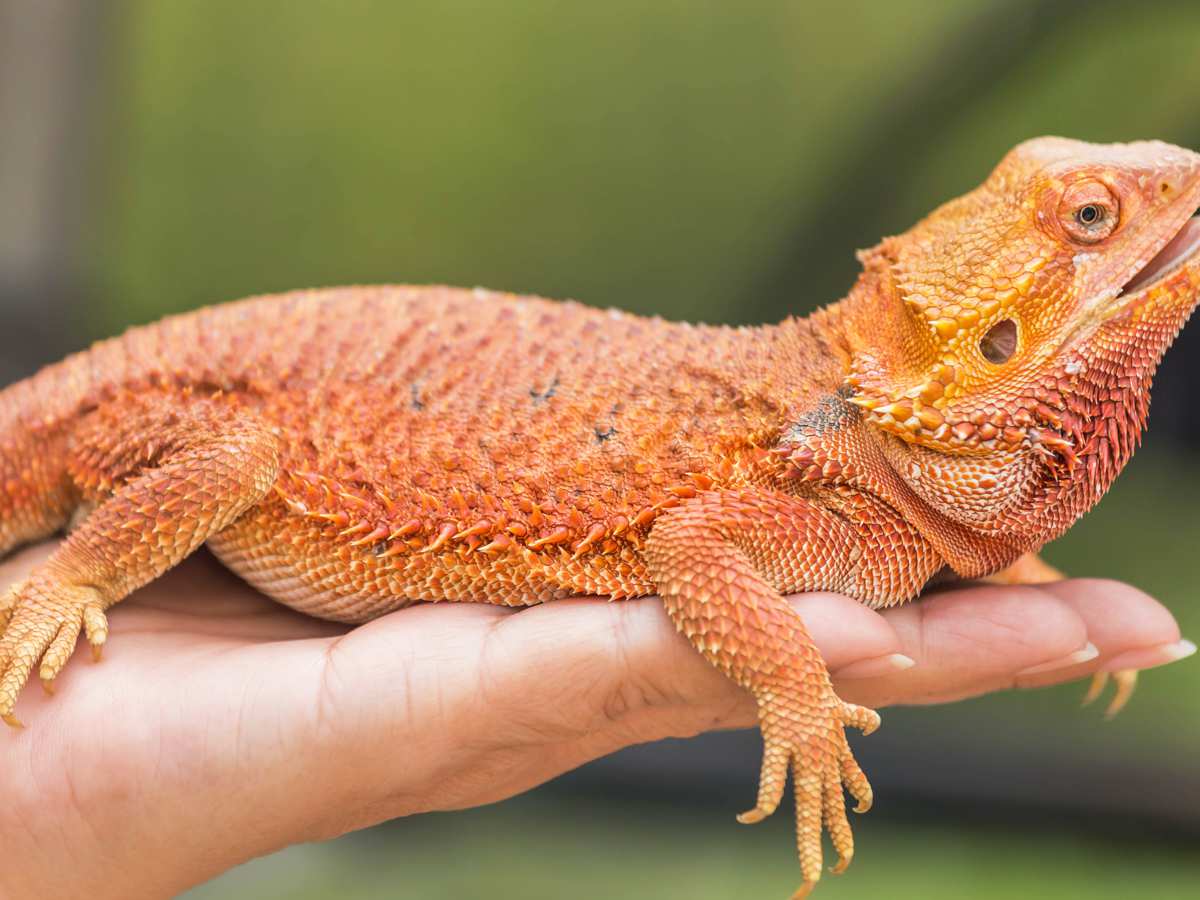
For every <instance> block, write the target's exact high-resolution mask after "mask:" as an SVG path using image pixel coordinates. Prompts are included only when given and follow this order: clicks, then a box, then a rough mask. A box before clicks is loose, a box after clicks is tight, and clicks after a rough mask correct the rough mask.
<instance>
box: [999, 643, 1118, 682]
mask: <svg viewBox="0 0 1200 900" xmlns="http://www.w3.org/2000/svg"><path fill="white" fill-rule="evenodd" d="M1099 655H1100V651H1099V650H1098V649H1097V648H1096V645H1095V644H1093V643H1092V642H1091V641H1088V643H1087V644H1086V645H1084V647H1083V649H1082V650H1076V651H1075V652H1074V653H1068V654H1067V655H1066V656H1060V657H1059V658H1058V659H1052V660H1050V662H1044V663H1038V664H1037V665H1036V666H1030V667H1029V668H1028V669H1022V670H1021V671H1020V672H1018V673H1017V675H1018V676H1021V675H1039V674H1041V673H1042V672H1053V671H1054V670H1055V669H1069V668H1070V667H1071V666H1077V665H1079V664H1080V663H1085V662H1088V661H1089V660H1092V659H1095V658H1096V657H1097V656H1099Z"/></svg>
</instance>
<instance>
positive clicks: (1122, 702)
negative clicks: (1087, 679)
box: [1080, 669, 1138, 719]
mask: <svg viewBox="0 0 1200 900" xmlns="http://www.w3.org/2000/svg"><path fill="white" fill-rule="evenodd" d="M1110 678H1111V679H1112V681H1113V683H1114V684H1115V685H1116V686H1117V689H1116V692H1115V693H1114V694H1113V698H1112V700H1111V701H1109V704H1108V708H1107V709H1105V710H1104V718H1106V719H1113V718H1115V717H1116V715H1117V714H1118V713H1119V712H1120V711H1121V710H1123V709H1124V708H1125V706H1126V704H1128V703H1129V698H1130V697H1132V696H1133V692H1134V690H1135V689H1136V688H1137V680H1138V671H1137V669H1120V670H1118V671H1116V672H1112V673H1109V672H1097V673H1096V674H1095V675H1093V676H1092V683H1091V684H1090V685H1088V689H1087V693H1086V694H1084V695H1083V701H1082V702H1081V703H1080V705H1081V706H1087V705H1088V704H1090V703H1094V702H1095V701H1096V700H1097V698H1099V696H1100V695H1101V694H1103V693H1104V689H1105V688H1106V687H1107V686H1108V682H1109V679H1110Z"/></svg>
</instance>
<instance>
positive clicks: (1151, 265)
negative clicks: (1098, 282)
mask: <svg viewBox="0 0 1200 900" xmlns="http://www.w3.org/2000/svg"><path fill="white" fill-rule="evenodd" d="M1198 258H1200V210H1197V211H1196V213H1195V214H1193V215H1192V217H1191V218H1190V219H1188V220H1187V221H1186V222H1185V223H1184V224H1183V227H1182V228H1180V229H1179V231H1178V232H1176V234H1175V236H1174V237H1173V238H1171V239H1170V240H1169V241H1167V243H1166V244H1164V245H1163V248H1162V249H1161V250H1159V251H1158V253H1156V254H1155V255H1154V256H1153V257H1151V259H1150V260H1149V261H1148V262H1147V263H1146V265H1144V266H1142V268H1141V269H1139V270H1138V271H1137V272H1136V273H1135V274H1134V276H1133V278H1131V279H1130V280H1129V282H1128V283H1127V284H1126V285H1125V287H1124V288H1122V289H1121V292H1120V293H1119V294H1117V296H1116V298H1115V301H1116V303H1117V304H1119V305H1120V306H1124V305H1125V301H1128V300H1129V299H1130V298H1132V297H1135V296H1138V295H1141V294H1144V293H1146V292H1148V291H1149V290H1150V289H1151V288H1153V287H1155V286H1157V285H1159V284H1162V283H1164V282H1166V281H1167V280H1168V279H1169V278H1171V276H1173V275H1175V274H1176V273H1177V272H1179V271H1180V270H1181V269H1183V268H1184V267H1185V266H1187V265H1188V264H1189V263H1191V262H1193V261H1195V260H1197V259H1198Z"/></svg>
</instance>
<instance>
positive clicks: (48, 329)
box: [0, 0, 107, 382]
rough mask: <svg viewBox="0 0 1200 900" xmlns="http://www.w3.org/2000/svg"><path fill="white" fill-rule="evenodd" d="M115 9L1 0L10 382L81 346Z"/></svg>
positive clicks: (1, 307) (0, 132)
mask: <svg viewBox="0 0 1200 900" xmlns="http://www.w3.org/2000/svg"><path fill="white" fill-rule="evenodd" d="M105 10H106V5H105V4H103V3H78V2H74V0H39V2H31V0H0V334H2V335H3V338H2V343H0V346H2V348H3V353H2V354H0V380H2V381H3V382H8V381H11V380H13V379H15V378H18V377H21V376H23V375H27V374H29V373H30V372H32V371H33V370H34V369H36V368H37V367H39V366H40V365H43V364H45V363H47V362H50V361H51V360H53V359H55V358H57V357H59V356H61V355H63V353H65V352H66V351H67V350H69V349H71V348H72V347H73V346H75V345H77V343H78V340H79V335H80V334H81V333H82V329H80V328H79V327H78V324H77V317H74V316H73V315H72V313H73V311H74V309H76V308H77V306H78V302H79V300H80V298H81V297H82V296H83V293H84V289H83V287H82V285H81V283H80V279H81V272H80V267H81V263H82V261H81V259H80V244H79V238H80V229H81V228H83V227H84V225H83V216H84V214H85V211H86V210H85V204H84V197H85V196H86V193H87V183H86V180H85V174H86V164H87V163H88V159H87V154H86V150H87V148H88V146H89V145H88V140H87V137H88V133H89V130H90V128H91V126H92V125H93V123H94V117H95V116H96V115H97V100H98V99H99V97H98V94H97V92H96V86H97V82H98V79H97V73H98V68H99V61H100V58H101V57H100V54H101V51H103V50H105V49H107V48H106V47H105V45H104V37H105V33H104V31H103V29H102V25H103V20H104V18H105V14H106V13H105Z"/></svg>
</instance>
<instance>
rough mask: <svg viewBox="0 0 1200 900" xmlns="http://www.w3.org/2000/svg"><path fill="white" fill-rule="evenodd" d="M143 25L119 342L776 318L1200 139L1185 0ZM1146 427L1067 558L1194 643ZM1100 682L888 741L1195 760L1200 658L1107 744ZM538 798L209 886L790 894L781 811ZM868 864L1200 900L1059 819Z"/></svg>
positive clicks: (771, 6)
mask: <svg viewBox="0 0 1200 900" xmlns="http://www.w3.org/2000/svg"><path fill="white" fill-rule="evenodd" d="M121 9H122V11H123V14H122V16H121V17H120V18H119V19H117V21H116V26H117V30H116V35H115V39H116V47H115V52H114V53H112V57H113V59H114V60H115V63H114V68H113V71H112V73H111V78H110V85H109V88H110V89H109V95H110V96H111V98H112V101H111V104H110V106H109V108H108V109H107V110H105V112H104V115H103V116H102V118H103V120H104V121H103V122H102V123H101V125H102V129H101V131H102V134H103V136H104V141H103V146H102V147H101V149H100V150H99V151H98V153H97V154H96V157H95V162H94V167H95V174H94V178H93V182H94V184H96V185H97V196H96V198H95V202H94V208H95V209H96V210H97V215H96V217H95V219H94V221H93V222H92V223H91V226H90V229H89V245H88V251H89V269H90V271H91V273H92V280H93V282H94V284H95V285H97V286H98V289H97V296H98V297H99V300H98V302H97V303H96V304H95V305H94V307H93V308H92V310H91V313H92V323H91V327H92V330H93V332H94V334H96V335H101V334H107V333H111V332H113V331H116V330H119V329H120V328H122V327H124V326H126V325H128V324H131V323H133V322H138V321H147V320H150V319H153V318H155V317H157V316H159V315H161V314H163V313H166V312H171V311H178V310H182V309H187V308H191V307H195V306H199V305H203V304H206V303H211V302H217V301H221V300H225V299H230V298H233V297H238V296H244V295H248V294H252V293H258V292H269V291H277V290H284V289H289V288H295V287H302V286H311V285H321V284H339V283H356V282H416V283H422V282H447V283H454V284H462V285H475V284H483V285H486V286H489V287H493V288H497V289H510V290H516V291H528V292H535V293H540V294H543V295H547V296H552V297H567V296H573V297H577V298H579V299H582V300H585V301H588V302H592V303H596V304H601V305H608V304H611V305H618V306H622V307H625V308H628V309H632V310H635V311H639V312H644V313H657V314H661V315H665V316H668V317H672V318H687V319H694V320H707V321H729V322H740V321H756V320H762V319H777V318H780V317H782V316H784V315H786V314H788V313H792V312H807V311H808V310H810V309H811V308H813V307H814V306H815V305H818V304H819V303H823V302H827V301H829V300H833V299H836V297H837V296H839V294H840V293H841V292H842V291H843V290H844V289H845V287H846V286H847V285H848V284H849V282H850V280H851V279H852V278H853V276H854V272H855V269H856V266H855V262H854V258H853V254H852V250H853V249H854V248H855V247H857V246H866V245H869V244H872V243H874V242H875V241H876V240H877V239H878V238H879V237H880V236H881V235H883V234H886V233H893V232H896V231H900V230H903V229H904V228H906V227H907V226H908V225H909V224H911V223H912V222H913V221H914V220H915V219H917V218H918V217H919V216H921V215H923V214H924V213H926V212H928V211H929V210H930V209H932V208H933V207H934V206H935V205H936V204H937V203H939V202H941V201H942V200H944V199H947V198H949V197H951V196H954V195H956V194H958V193H961V192H962V191H964V190H966V189H969V188H970V187H972V186H973V185H974V184H976V183H978V181H979V180H980V179H981V178H982V177H983V176H984V175H985V174H986V172H987V171H988V170H989V168H990V167H991V166H992V165H994V164H995V162H996V161H997V160H998V159H999V158H1000V156H1001V155H1002V154H1003V153H1004V152H1005V151H1006V150H1008V149H1009V148H1010V147H1011V146H1012V145H1014V144H1016V143H1017V142H1019V141H1020V140H1023V139H1025V138H1028V137H1031V136H1034V135H1037V134H1042V133H1059V134H1066V135H1070V136H1073V137H1080V138H1086V139H1093V140H1118V139H1133V138H1137V137H1159V138H1162V139H1165V140H1170V141H1174V142H1177V143H1183V144H1190V145H1193V146H1196V145H1200V120H1198V119H1197V118H1196V112H1195V111H1196V109H1197V108H1198V105H1200V53H1197V52H1196V43H1197V40H1196V39H1197V37H1198V36H1200V4H1196V3H1194V2H1193V3H1184V2H1179V3H1172V2H1160V3H1143V4H1140V5H1138V6H1137V7H1136V8H1135V7H1133V6H1132V5H1128V4H1124V3H1117V2H1105V0H1097V2H1093V3H1082V2H1062V3H1039V2H1033V0H1011V2H1001V0H973V2H963V3H957V4H946V3H942V2H938V0H904V2H865V0H820V2H805V3H799V2H768V0H750V2H742V3H737V4H733V3H727V2H721V0H691V2H688V0H669V2H668V0H664V2H658V3H653V4H646V3H643V2H639V0H611V2H608V3H604V4H583V3H564V2H554V0H519V2H516V3H499V2H490V3H489V2H479V0H477V2H467V0H450V2H440V3H437V2H405V3H367V2H361V0H353V2H331V0H306V2H303V3H295V2H285V0H256V2H253V3H242V2H238V0H205V2H199V0H173V2H170V3H162V2H154V0H127V2H126V3H125V4H124V5H123V6H122V7H121ZM1193 327H1195V326H1193ZM1150 441H1151V444H1152V446H1151V447H1150V448H1148V449H1147V450H1146V451H1144V452H1143V453H1142V454H1140V455H1139V456H1138V458H1137V459H1136V460H1135V461H1134V463H1133V465H1132V466H1131V467H1130V471H1129V472H1128V473H1127V474H1126V475H1125V476H1123V478H1122V479H1121V480H1120V481H1119V482H1118V484H1117V487H1116V488H1115V489H1114V490H1113V491H1112V493H1111V494H1110V496H1109V497H1108V498H1107V499H1106V500H1105V501H1104V503H1103V504H1102V506H1101V507H1100V509H1099V510H1098V511H1097V512H1095V513H1093V514H1091V515H1089V516H1088V517H1087V518H1086V519H1085V520H1084V521H1083V522H1081V523H1080V524H1079V525H1078V526H1077V527H1076V528H1075V529H1074V530H1072V531H1071V532H1070V533H1069V534H1068V536H1067V537H1066V538H1064V539H1063V540H1062V541H1060V542H1059V543H1058V544H1056V545H1055V546H1053V547H1052V548H1050V554H1049V555H1050V558H1051V560H1052V561H1054V562H1055V563H1057V564H1059V565H1060V566H1062V567H1064V568H1065V569H1067V570H1068V571H1071V572H1076V573H1087V574H1091V575H1103V576H1111V577H1116V578H1122V579H1126V580H1129V581H1132V582H1133V583H1135V584H1138V585H1141V586H1142V587H1144V588H1145V589H1146V590H1148V591H1150V592H1152V593H1154V594H1155V595H1156V596H1159V597H1160V598H1162V599H1163V600H1164V601H1165V602H1166V603H1167V604H1168V605H1169V606H1171V608H1172V609H1173V610H1174V611H1175V612H1176V613H1177V614H1178V616H1179V618H1180V621H1181V623H1182V624H1183V626H1184V631H1185V633H1189V634H1191V636H1193V637H1195V636H1196V635H1198V634H1200V605H1198V604H1197V603H1196V601H1195V598H1194V596H1193V594H1194V592H1195V564H1196V559H1195V557H1192V556H1191V553H1192V552H1194V549H1193V548H1194V547H1196V546H1197V545H1198V544H1200V520H1198V519H1197V517H1196V515H1195V512H1194V511H1195V510H1196V509H1197V508H1198V505H1200V470H1198V469H1197V467H1196V465H1195V461H1194V460H1195V456H1194V454H1192V455H1190V456H1185V455H1183V452H1182V451H1181V450H1180V449H1178V448H1175V449H1173V448H1171V447H1169V446H1166V445H1164V444H1162V443H1161V442H1157V441H1155V438H1154V434H1153V431H1152V432H1151V436H1150ZM1031 627H1035V623H1031ZM1080 690H1081V688H1080V687H1079V686H1072V687H1071V688H1063V689H1056V690H1051V691H1042V692H1022V693H1011V694H1008V695H1004V696H997V697H991V698H985V699H982V700H979V701H973V702H970V703H964V704H957V705H954V706H953V707H946V708H940V709H923V710H897V711H892V712H890V713H889V716H888V722H889V726H890V727H897V728H901V729H903V728H911V729H920V730H922V731H924V732H930V731H933V732H937V731H938V730H939V729H940V730H941V731H942V732H943V733H947V734H949V733H951V732H956V733H957V732H962V731H965V730H967V729H975V730H976V731H978V733H979V734H980V735H982V736H985V737H984V738H983V739H984V740H986V741H988V742H989V745H990V746H991V747H993V748H994V749H998V750H999V751H1001V752H1002V751H1003V748H1004V747H1005V746H1006V742H1010V743H1011V742H1016V741H1026V740H1030V739H1031V737H1032V739H1036V738H1037V736H1038V735H1043V736H1045V739H1046V740H1047V741H1050V742H1057V743H1060V744H1061V745H1062V746H1066V745H1067V744H1070V745H1071V746H1073V747H1075V748H1080V747H1084V748H1089V749H1091V750H1093V751H1094V752H1097V753H1106V754H1110V755H1120V756H1121V758H1123V759H1128V760H1129V764H1130V765H1137V766H1144V765H1153V762H1154V761H1155V760H1156V759H1162V758H1164V757H1166V756H1170V757H1172V758H1174V759H1195V758H1197V757H1198V756H1200V713H1197V710H1196V704H1195V698H1196V697H1197V696H1200V665H1197V664H1195V663H1194V662H1193V663H1191V664H1184V665H1179V666H1173V667H1171V668H1170V669H1169V670H1167V671H1164V672H1161V673H1157V672H1156V673H1151V674H1149V675H1148V676H1147V677H1146V678H1145V679H1144V686H1143V688H1142V690H1141V692H1140V693H1139V695H1138V697H1137V698H1136V700H1135V702H1134V703H1133V704H1132V706H1131V707H1130V709H1129V710H1128V711H1127V712H1126V713H1125V714H1124V715H1123V716H1122V717H1121V719H1119V720H1118V721H1117V722H1116V723H1112V724H1103V723H1101V722H1100V721H1099V716H1098V714H1094V713H1089V714H1084V715H1078V714H1076V713H1075V712H1074V706H1075V704H1076V702H1077V698H1078V696H1079V692H1080ZM913 764H914V765H921V761H920V760H914V763H913ZM751 774H752V773H751ZM748 777H749V775H748ZM1084 789H1086V788H1084ZM539 797H540V795H539V796H535V797H533V798H521V799H518V800H515V801H511V802H509V803H507V804H505V805H503V806H501V807H500V808H498V809H488V810H478V811H473V812H470V813H463V814H456V815H455V816H452V817H423V818H421V819H420V820H419V822H413V823H403V824H401V825H398V826H389V827H388V828H385V829H382V830H380V831H377V832H375V837H370V836H368V837H367V838H365V839H364V838H360V839H358V840H357V841H353V840H352V841H339V842H334V843H333V844H332V845H326V846H322V847H320V848H305V849H303V850H293V851H288V852H287V853H285V854H283V855H281V856H279V857H274V858H270V859H268V860H265V861H263V862H261V863H258V864H255V865H252V866H250V867H247V868H246V869H243V870H240V871H239V872H236V873H234V874H233V875H230V876H228V877H226V878H225V879H221V880H219V881H217V882H215V883H214V884H213V885H211V886H210V887H209V888H205V889H201V890H198V891H196V892H195V894H194V895H193V896H194V897H195V898H197V900H199V898H202V897H204V898H206V897H216V896H229V895H230V892H240V894H241V895H244V896H255V897H264V898H266V897H283V896H287V897H297V898H300V897H324V896H343V897H360V896H361V897H367V896H408V897H443V896H444V897H468V896H484V895H487V896H496V897H500V896H509V895H511V896H526V897H559V896H576V897H608V896H613V895H630V892H631V891H632V894H633V895H634V896H647V895H653V896H655V897H673V896H679V897H683V896H687V897H704V896H712V897H718V896H721V897H724V896H733V895H750V894H751V893H753V895H755V896H757V895H759V894H760V893H761V894H762V895H765V896H777V895H782V892H783V891H786V890H787V889H788V887H789V886H790V885H791V881H792V880H793V879H794V878H795V877H796V872H795V871H794V867H793V866H791V865H790V854H789V853H788V852H787V848H789V847H790V839H789V838H787V837H786V836H785V832H786V831H787V828H788V825H787V823H786V821H784V820H785V819H786V816H780V817H777V821H774V822H773V823H772V824H771V825H769V826H764V827H762V828H760V829H756V830H748V831H746V830H739V829H736V828H734V827H733V826H732V824H731V822H729V821H727V819H728V818H729V817H728V816H726V815H724V811H721V813H720V814H718V813H717V812H710V811H707V810H706V811H705V813H704V816H703V818H702V819H701V817H699V816H686V817H684V816H678V815H677V816H676V817H675V818H672V817H671V815H670V814H669V813H667V812H666V811H665V810H663V809H654V810H648V811H645V814H644V815H643V814H642V812H641V811H638V812H637V813H636V814H633V815H622V816H621V817H620V818H611V816H614V815H615V813H613V812H612V811H611V810H609V809H607V808H602V809H599V810H594V811H593V810H589V811H587V812H586V813H585V812H584V811H582V810H580V809H578V808H564V807H561V806H558V805H555V804H554V803H553V802H551V803H549V805H547V803H548V801H546V800H545V798H544V797H543V798H540V799H539ZM710 824H711V827H710ZM764 832H767V834H769V835H772V836H773V837H772V838H771V839H768V838H767V834H764ZM385 838H386V842H387V844H388V851H387V852H386V853H375V852H372V850H373V848H374V849H378V847H377V844H378V843H379V842H380V841H383V840H384V839H385ZM860 846H861V847H863V849H864V851H866V852H864V853H863V856H862V858H861V859H860V860H859V861H857V862H856V863H855V865H854V868H853V875H852V876H850V877H848V878H846V879H840V880H839V879H830V881H831V883H830V884H829V885H828V886H824V887H823V888H822V892H821V896H822V897H828V898H830V900H835V898H836V897H839V896H842V897H851V896H859V895H861V896H864V897H865V896H876V897H877V896H888V897H908V896H911V897H922V898H937V897H943V896H944V897H952V896H953V897H958V896H962V889H963V886H964V885H967V884H969V885H971V890H972V891H973V895H974V896H977V897H993V896H995V897H1001V896H1003V897H1009V896H1022V897H1064V896H1082V895H1086V896H1090V897H1097V898H1101V897H1129V896H1154V897H1164V898H1166V897H1175V896H1179V897H1183V896H1192V895H1193V893H1194V890H1195V884H1196V883H1197V876H1198V875H1200V868H1198V865H1200V863H1198V862H1197V859H1196V858H1195V855H1194V854H1193V855H1192V856H1190V857H1186V856H1184V855H1182V854H1179V853H1178V852H1174V851H1173V850H1172V849H1171V848H1158V849H1155V848H1154V847H1149V846H1144V847H1142V848H1140V849H1135V850H1130V849H1129V848H1127V847H1123V848H1115V847H1113V846H1110V845H1108V844H1107V843H1104V842H1098V841H1097V840H1089V841H1083V840H1077V839H1075V838H1072V837H1069V836H1067V835H1065V834H1063V833H1051V832H1034V833H1033V834H1009V833H1004V832H1000V833H991V832H976V831H962V830H948V829H938V828H935V827H932V826H929V825H912V826H908V825H903V824H901V825H898V823H897V821H896V820H892V821H891V822H888V821H882V820H880V821H872V819H871V818H868V819H867V820H865V822H864V823H863V824H862V825H861V826H860ZM367 852H372V855H371V857H370V865H369V866H364V865H361V859H360V856H359V855H360V854H362V853H367ZM648 885H652V886H653V887H652V888H650V887H647V886H648ZM643 888H644V890H643Z"/></svg>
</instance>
